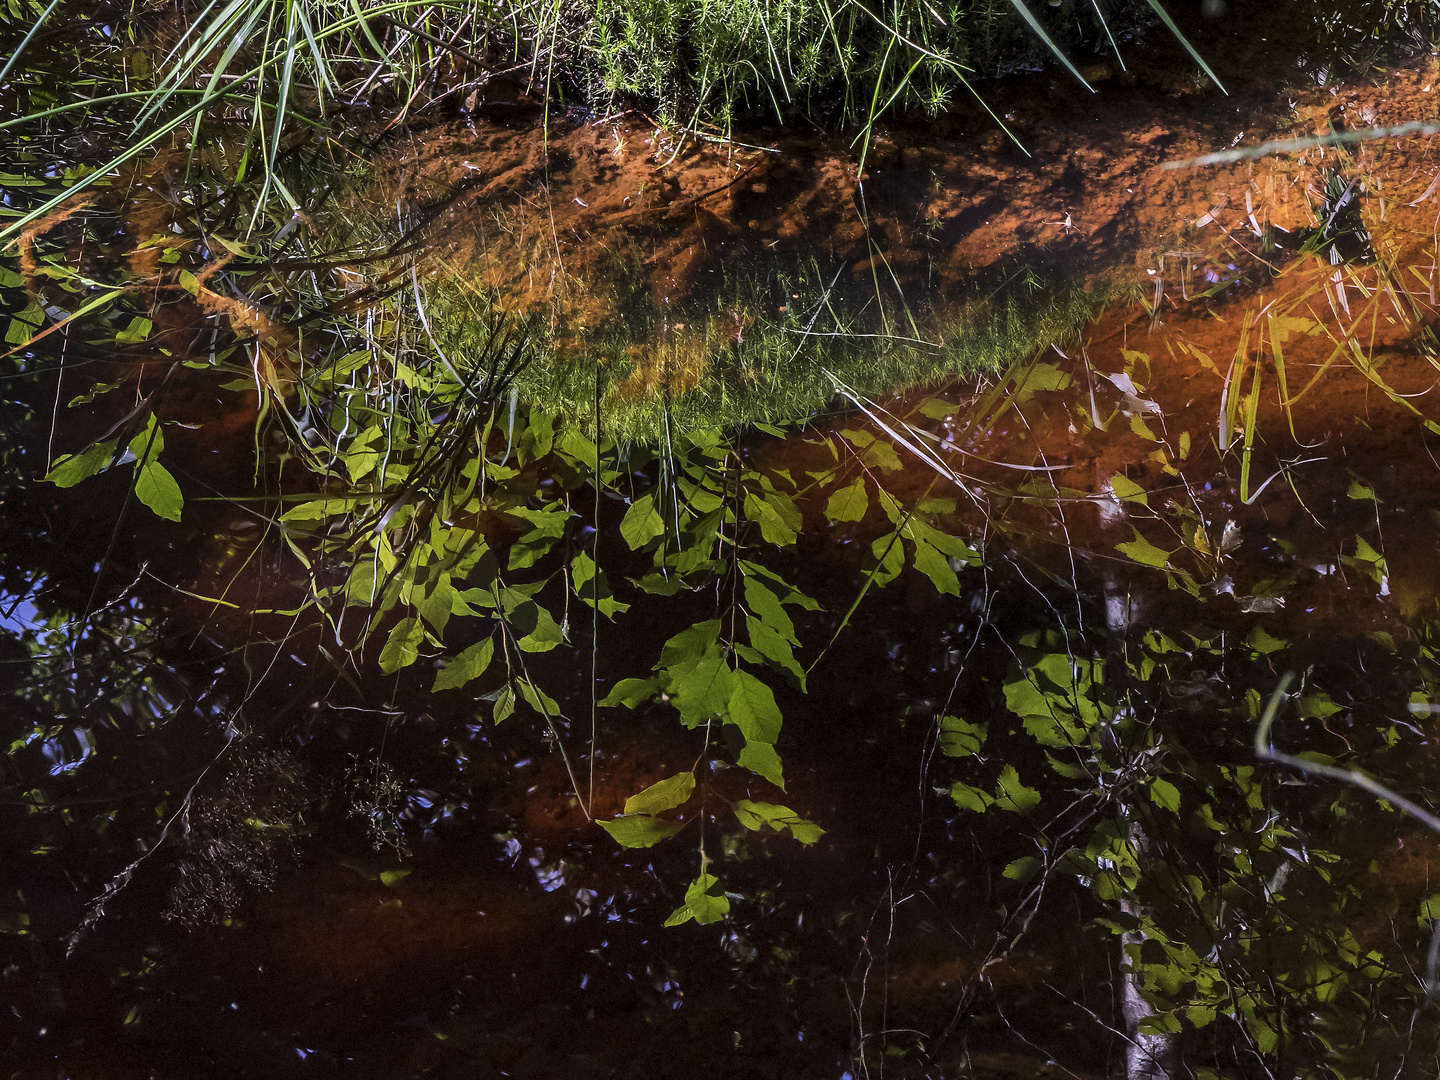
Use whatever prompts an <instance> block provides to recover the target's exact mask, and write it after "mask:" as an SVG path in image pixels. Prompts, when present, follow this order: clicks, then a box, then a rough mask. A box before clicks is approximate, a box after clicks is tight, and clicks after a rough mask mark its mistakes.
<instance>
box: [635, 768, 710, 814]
mask: <svg viewBox="0 0 1440 1080" xmlns="http://www.w3.org/2000/svg"><path fill="white" fill-rule="evenodd" d="M694 790H695V774H694V773H693V772H682V773H676V774H675V775H674V776H667V777H666V778H665V779H664V780H660V781H658V782H657V783H654V784H651V785H650V786H649V787H647V788H646V789H645V790H644V791H641V792H639V793H638V794H635V795H631V796H630V798H628V799H626V800H625V813H626V814H627V815H628V814H658V813H660V811H662V810H673V809H674V808H675V807H677V806H679V805H680V804H681V803H683V802H685V800H687V799H688V798H690V795H691V793H692V792H694Z"/></svg>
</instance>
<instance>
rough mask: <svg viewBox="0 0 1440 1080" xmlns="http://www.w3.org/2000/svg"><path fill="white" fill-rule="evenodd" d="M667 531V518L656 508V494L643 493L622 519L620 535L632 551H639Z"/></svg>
mask: <svg viewBox="0 0 1440 1080" xmlns="http://www.w3.org/2000/svg"><path fill="white" fill-rule="evenodd" d="M664 531H665V520H664V519H663V518H662V517H661V516H660V514H659V512H658V511H657V510H656V509H655V494H654V492H651V493H649V494H647V495H642V496H640V498H638V499H636V500H635V501H634V502H633V503H631V504H630V509H628V510H626V511H625V516H624V517H623V518H622V519H621V520H620V535H621V536H622V537H623V538H624V540H625V543H627V544H629V545H630V550H631V551H639V550H640V549H641V548H643V547H644V546H645V545H646V544H648V543H649V542H650V541H651V540H654V539H655V538H656V537H657V536H659V535H660V534H661V533H663V532H664Z"/></svg>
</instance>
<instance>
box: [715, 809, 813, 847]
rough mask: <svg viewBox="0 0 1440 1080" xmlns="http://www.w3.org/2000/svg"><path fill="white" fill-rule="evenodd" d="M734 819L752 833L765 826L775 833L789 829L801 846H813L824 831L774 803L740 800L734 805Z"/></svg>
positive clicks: (792, 811)
mask: <svg viewBox="0 0 1440 1080" xmlns="http://www.w3.org/2000/svg"><path fill="white" fill-rule="evenodd" d="M735 817H736V818H737V819H738V820H739V822H740V824H741V825H743V826H745V828H747V829H749V830H751V831H752V832H753V831H755V830H758V829H760V828H762V827H764V826H766V825H769V826H770V828H772V829H774V830H775V831H776V832H784V831H785V830H786V829H789V830H790V833H791V835H792V836H794V837H795V839H796V840H799V841H800V842H801V843H802V844H813V843H815V841H817V840H819V839H820V837H822V836H824V835H825V830H824V829H822V828H821V827H820V826H819V825H816V824H815V823H814V822H813V821H806V820H805V819H804V818H802V817H800V815H798V814H797V813H795V811H794V810H791V809H790V808H789V807H788V806H780V805H778V804H776V803H765V802H752V801H751V800H749V799H741V800H740V801H739V802H737V803H736V804H735Z"/></svg>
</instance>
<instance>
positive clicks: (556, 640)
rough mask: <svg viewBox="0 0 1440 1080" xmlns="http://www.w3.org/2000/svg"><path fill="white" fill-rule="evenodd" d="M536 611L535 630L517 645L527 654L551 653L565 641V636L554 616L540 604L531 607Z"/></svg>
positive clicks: (517, 641)
mask: <svg viewBox="0 0 1440 1080" xmlns="http://www.w3.org/2000/svg"><path fill="white" fill-rule="evenodd" d="M529 606H530V607H533V608H534V610H535V628H534V629H533V630H531V631H530V632H529V633H528V634H526V635H525V636H524V637H522V638H517V639H516V641H515V644H516V645H518V646H519V647H520V648H521V649H522V650H523V651H525V652H549V651H550V650H551V649H553V648H555V646H557V645H560V644H562V643H563V642H564V641H565V634H564V632H563V631H562V630H561V629H560V624H559V623H557V622H556V621H555V618H554V616H552V615H551V614H550V612H548V611H547V610H545V608H543V607H540V606H539V605H538V604H532V605H529Z"/></svg>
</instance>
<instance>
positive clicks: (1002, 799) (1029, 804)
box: [995, 765, 1040, 814]
mask: <svg viewBox="0 0 1440 1080" xmlns="http://www.w3.org/2000/svg"><path fill="white" fill-rule="evenodd" d="M995 805H996V806H998V807H1000V809H1001V810H1010V811H1012V812H1013V813H1016V814H1028V813H1029V812H1030V811H1031V810H1033V809H1035V807H1037V806H1039V805H1040V792H1038V791H1036V790H1035V789H1034V788H1032V787H1027V786H1026V785H1025V784H1024V783H1023V782H1022V781H1021V780H1020V774H1019V772H1017V771H1016V769H1015V766H1014V765H1006V766H1005V768H1004V770H1003V771H1002V772H1001V773H1000V780H999V782H998V783H997V784H996V785H995Z"/></svg>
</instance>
